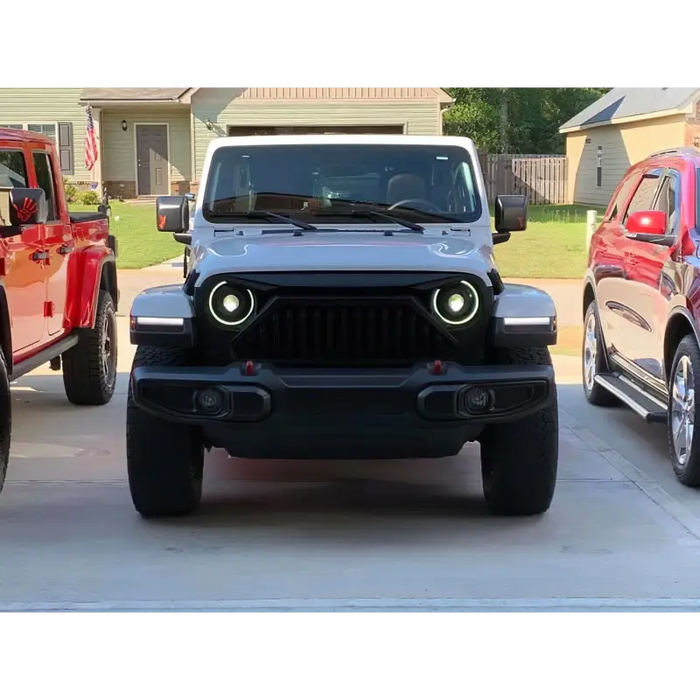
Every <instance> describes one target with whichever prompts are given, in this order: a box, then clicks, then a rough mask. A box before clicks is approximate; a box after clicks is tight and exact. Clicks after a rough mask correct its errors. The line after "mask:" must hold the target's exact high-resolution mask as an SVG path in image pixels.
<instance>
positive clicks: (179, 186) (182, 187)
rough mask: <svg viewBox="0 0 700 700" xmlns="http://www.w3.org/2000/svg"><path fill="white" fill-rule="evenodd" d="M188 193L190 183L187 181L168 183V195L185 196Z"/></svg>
mask: <svg viewBox="0 0 700 700" xmlns="http://www.w3.org/2000/svg"><path fill="white" fill-rule="evenodd" d="M189 191H190V181H189V180H178V181H177V182H174V181H173V182H171V183H170V193H171V194H173V195H175V194H187V193H188V192H189Z"/></svg>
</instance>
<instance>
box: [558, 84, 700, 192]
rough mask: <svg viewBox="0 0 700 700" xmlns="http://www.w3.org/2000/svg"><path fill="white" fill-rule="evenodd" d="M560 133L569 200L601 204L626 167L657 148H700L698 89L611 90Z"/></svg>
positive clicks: (615, 185) (657, 149)
mask: <svg viewBox="0 0 700 700" xmlns="http://www.w3.org/2000/svg"><path fill="white" fill-rule="evenodd" d="M559 132H560V133H562V134H566V155H567V158H568V200H567V201H569V202H573V203H576V204H594V205H599V206H605V205H607V204H608V202H609V201H610V198H611V197H612V195H613V192H614V191H615V188H616V187H617V185H618V183H619V182H620V179H621V178H622V176H623V175H624V174H625V171H626V170H627V169H628V168H629V167H630V165H633V164H634V163H637V162H639V161H640V160H643V159H644V158H646V157H647V156H648V155H650V154H651V153H654V152H656V151H661V150H665V149H668V148H677V147H679V146H698V147H700V88H614V89H612V90H611V91H610V92H608V93H606V94H605V95H603V97H601V98H600V99H598V100H597V101H596V102H594V103H593V104H592V105H590V106H589V107H586V109H584V110H583V111H582V112H580V113H579V114H577V115H576V116H575V117H573V118H572V119H570V120H569V121H568V122H566V123H565V124H562V126H561V127H560V129H559Z"/></svg>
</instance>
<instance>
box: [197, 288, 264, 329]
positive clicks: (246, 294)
mask: <svg viewBox="0 0 700 700" xmlns="http://www.w3.org/2000/svg"><path fill="white" fill-rule="evenodd" d="M208 306H209V313H210V314H211V315H212V318H213V319H214V320H215V321H217V322H218V323H220V324H221V325H222V326H240V325H241V323H244V322H245V321H247V320H248V319H249V318H250V315H251V314H252V313H253V311H254V310H255V297H254V296H253V292H251V291H250V289H244V288H240V287H234V286H233V285H232V284H229V283H228V282H225V281H224V282H219V283H218V284H217V285H216V286H215V287H214V289H212V290H211V292H210V293H209V302H208Z"/></svg>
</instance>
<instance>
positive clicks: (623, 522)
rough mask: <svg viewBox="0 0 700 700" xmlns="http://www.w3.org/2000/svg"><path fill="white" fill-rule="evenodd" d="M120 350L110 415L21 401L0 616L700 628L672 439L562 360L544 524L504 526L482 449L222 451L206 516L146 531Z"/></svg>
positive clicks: (51, 399) (3, 513)
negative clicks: (309, 616) (359, 457)
mask: <svg viewBox="0 0 700 700" xmlns="http://www.w3.org/2000/svg"><path fill="white" fill-rule="evenodd" d="M156 274H157V275H160V277H159V278H158V277H155V278H154V275H156ZM168 274H170V277H171V279H177V277H176V275H175V274H174V273H173V271H172V269H171V272H170V273H166V272H158V273H156V272H155V271H152V272H149V273H140V275H141V278H142V279H143V278H144V277H150V281H149V282H147V283H149V284H154V283H158V282H157V281H155V280H156V279H159V280H161V283H166V282H167V278H168ZM132 277H137V276H136V275H132ZM123 279H124V277H122V280H123ZM129 284H131V283H128V284H127V285H126V286H123V288H127V287H128V286H129ZM134 284H135V283H134ZM142 286H143V284H142ZM123 309H124V312H125V313H128V305H125V306H124V307H123ZM119 333H120V339H121V345H120V367H119V368H120V377H119V384H118V391H117V395H116V396H115V397H114V400H113V401H112V403H110V404H109V405H108V406H105V407H101V408H77V407H74V406H71V405H70V404H68V402H67V401H66V399H65V398H64V395H63V388H62V380H61V377H60V374H55V373H53V372H51V371H50V370H49V369H48V368H42V369H40V370H37V371H36V372H34V373H32V374H31V375H28V376H26V377H24V378H22V379H20V380H19V381H18V382H16V384H15V388H14V390H13V400H14V411H15V413H14V434H13V446H12V459H11V464H10V473H9V480H8V483H7V486H6V489H5V491H4V492H3V493H2V495H1V496H0V532H2V537H0V609H15V610H27V609H30V610H40V609H99V610H102V609H112V610H115V609H205V610H233V609H235V610H239V609H244V610H275V609H277V610H305V609H311V610H318V609H335V610H357V609H377V610H398V609H402V610H414V609H423V610H433V609H436V610H471V609H477V610H483V609H499V610H506V609H507V610H518V609H526V610H527V609H644V610H650V609H700V602H699V601H698V600H696V599H697V597H698V592H697V590H698V589H697V582H698V580H700V494H699V493H697V492H695V491H691V490H689V489H686V488H684V487H681V486H680V485H678V484H677V483H676V482H675V479H674V477H673V475H672V473H671V469H670V466H669V464H668V460H667V459H666V456H665V448H664V433H663V430H662V429H661V428H657V427H656V426H651V427H650V426H646V425H644V424H643V423H641V422H640V421H638V420H637V419H636V418H635V417H634V416H632V415H630V412H629V411H626V410H624V409H614V410H604V409H598V410H594V409H593V408H591V407H589V406H588V405H587V404H586V403H585V402H584V400H583V396H582V392H581V388H580V385H579V369H578V361H577V360H576V359H575V358H570V357H561V358H558V359H557V376H558V380H559V391H560V403H561V409H562V410H561V421H562V425H561V457H560V478H559V484H558V487H557V493H556V495H555V500H554V504H553V506H552V508H551V510H550V511H549V512H548V513H547V514H546V515H544V516H542V517H538V518H533V519H524V520H518V519H508V518H494V517H492V516H490V515H489V514H488V513H487V512H486V510H485V508H484V505H483V500H482V496H481V485H480V476H479V469H478V447H477V446H471V445H470V446H468V447H466V448H465V449H464V450H463V452H462V453H461V454H460V455H459V456H458V457H455V458H451V459H445V460H440V461H425V462H413V463H411V462H390V463H322V464H311V463H296V462H286V463H284V462H253V461H246V460H232V459H229V458H228V457H227V456H226V455H225V454H222V453H221V452H218V451H214V452H212V453H211V454H210V455H209V456H208V458H207V464H206V471H205V494H204V500H203V505H202V508H201V511H200V513H199V514H197V515H196V516H194V517H191V518H187V519H183V520H172V521H161V522H148V521H144V520H142V519H140V518H139V516H138V515H137V514H136V512H135V511H134V510H133V507H132V505H131V502H130V498H129V493H128V488H127V485H126V480H125V477H126V474H125V455H124V416H125V403H126V401H125V399H126V380H127V373H128V370H129V366H130V361H131V356H132V352H133V349H132V348H131V346H130V345H129V344H128V322H127V318H126V317H121V318H120V319H119Z"/></svg>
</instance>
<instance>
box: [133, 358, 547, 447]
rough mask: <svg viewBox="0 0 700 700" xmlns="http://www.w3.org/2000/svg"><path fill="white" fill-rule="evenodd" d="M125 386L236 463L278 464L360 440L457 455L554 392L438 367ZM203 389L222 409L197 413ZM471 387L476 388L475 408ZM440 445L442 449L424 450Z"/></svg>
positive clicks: (143, 404)
mask: <svg viewBox="0 0 700 700" xmlns="http://www.w3.org/2000/svg"><path fill="white" fill-rule="evenodd" d="M440 370H441V371H440ZM436 371H437V373H436ZM247 372H248V373H247ZM131 385H132V394H133V398H134V401H135V403H136V405H137V406H139V407H140V408H141V409H143V410H144V411H147V412H149V413H151V414H154V415H156V416H158V417H160V418H162V419H165V420H168V421H173V422H179V423H185V424H189V425H199V426H201V427H202V428H203V430H204V432H205V433H206V434H207V435H208V436H210V438H212V439H213V443H214V444H216V445H219V446H225V447H227V449H229V452H232V453H234V452H235V453H236V454H237V455H238V456H251V457H252V456H267V457H279V458H293V457H295V456H298V457H307V456H309V457H310V456H313V453H314V444H315V445H316V447H318V456H325V457H328V458H330V457H331V456H337V455H336V453H338V454H339V455H340V456H348V457H349V456H350V455H354V454H356V453H357V454H360V453H362V447H361V446H360V445H358V441H359V442H365V443H366V445H367V446H368V447H367V449H368V450H370V451H371V452H372V454H375V453H376V452H377V451H379V452H383V450H382V449H380V448H379V447H377V446H381V445H383V444H386V445H387V450H386V453H387V454H388V455H389V456H395V457H399V456H444V455H446V454H456V452H458V451H459V449H461V446H462V445H463V444H464V442H465V441H467V440H469V439H474V437H475V436H476V435H478V433H479V432H480V431H481V429H482V428H483V426H484V425H486V424H489V423H498V422H510V421H514V420H518V419H520V418H523V417H525V416H527V415H529V414H531V413H534V412H535V411H538V410H540V409H542V408H544V407H546V406H547V405H549V404H550V403H551V402H552V400H553V398H554V395H555V391H556V390H555V381H554V370H553V368H552V367H547V366H478V367H476V366H475V367H464V366H459V365H455V364H453V363H445V364H444V365H443V366H442V367H441V368H439V369H438V368H435V367H434V366H433V365H429V366H426V365H420V366H415V367H413V368H410V369H346V370H342V369H319V368H316V369H313V370H309V369H288V368H284V369H282V368H277V367H275V366H272V365H265V364H263V365H259V366H254V367H251V366H248V368H247V369H246V365H245V364H243V363H240V364H238V365H232V366H229V367H138V368H135V369H134V370H133V371H132V373H131ZM205 389H214V390H215V392H217V395H218V398H219V401H220V405H219V406H213V407H210V408H209V409H204V408H202V406H201V404H200V403H199V398H198V397H199V396H200V393H199V392H202V391H203V390H205ZM475 389H481V390H482V391H481V392H480V393H479V401H476V403H475V402H474V401H475V399H476V398H477V397H476V396H475V395H474V392H473V391H472V390H475ZM470 392H471V393H470ZM323 436H326V437H327V438H328V440H327V441H324V438H323ZM309 440H311V442H312V443H314V444H309ZM326 442H327V443H328V444H325V443H326ZM436 442H442V446H440V445H438V444H433V446H432V447H430V446H429V445H430V444H431V443H436ZM234 443H235V446H234V447H233V448H232V445H233V444H234ZM292 443H293V444H292ZM399 443H401V444H402V445H404V446H403V447H400V448H399ZM324 444H325V446H323V445H324ZM333 445H335V447H336V448H337V449H334V448H333ZM371 445H375V447H371ZM411 445H412V446H411Z"/></svg>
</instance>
